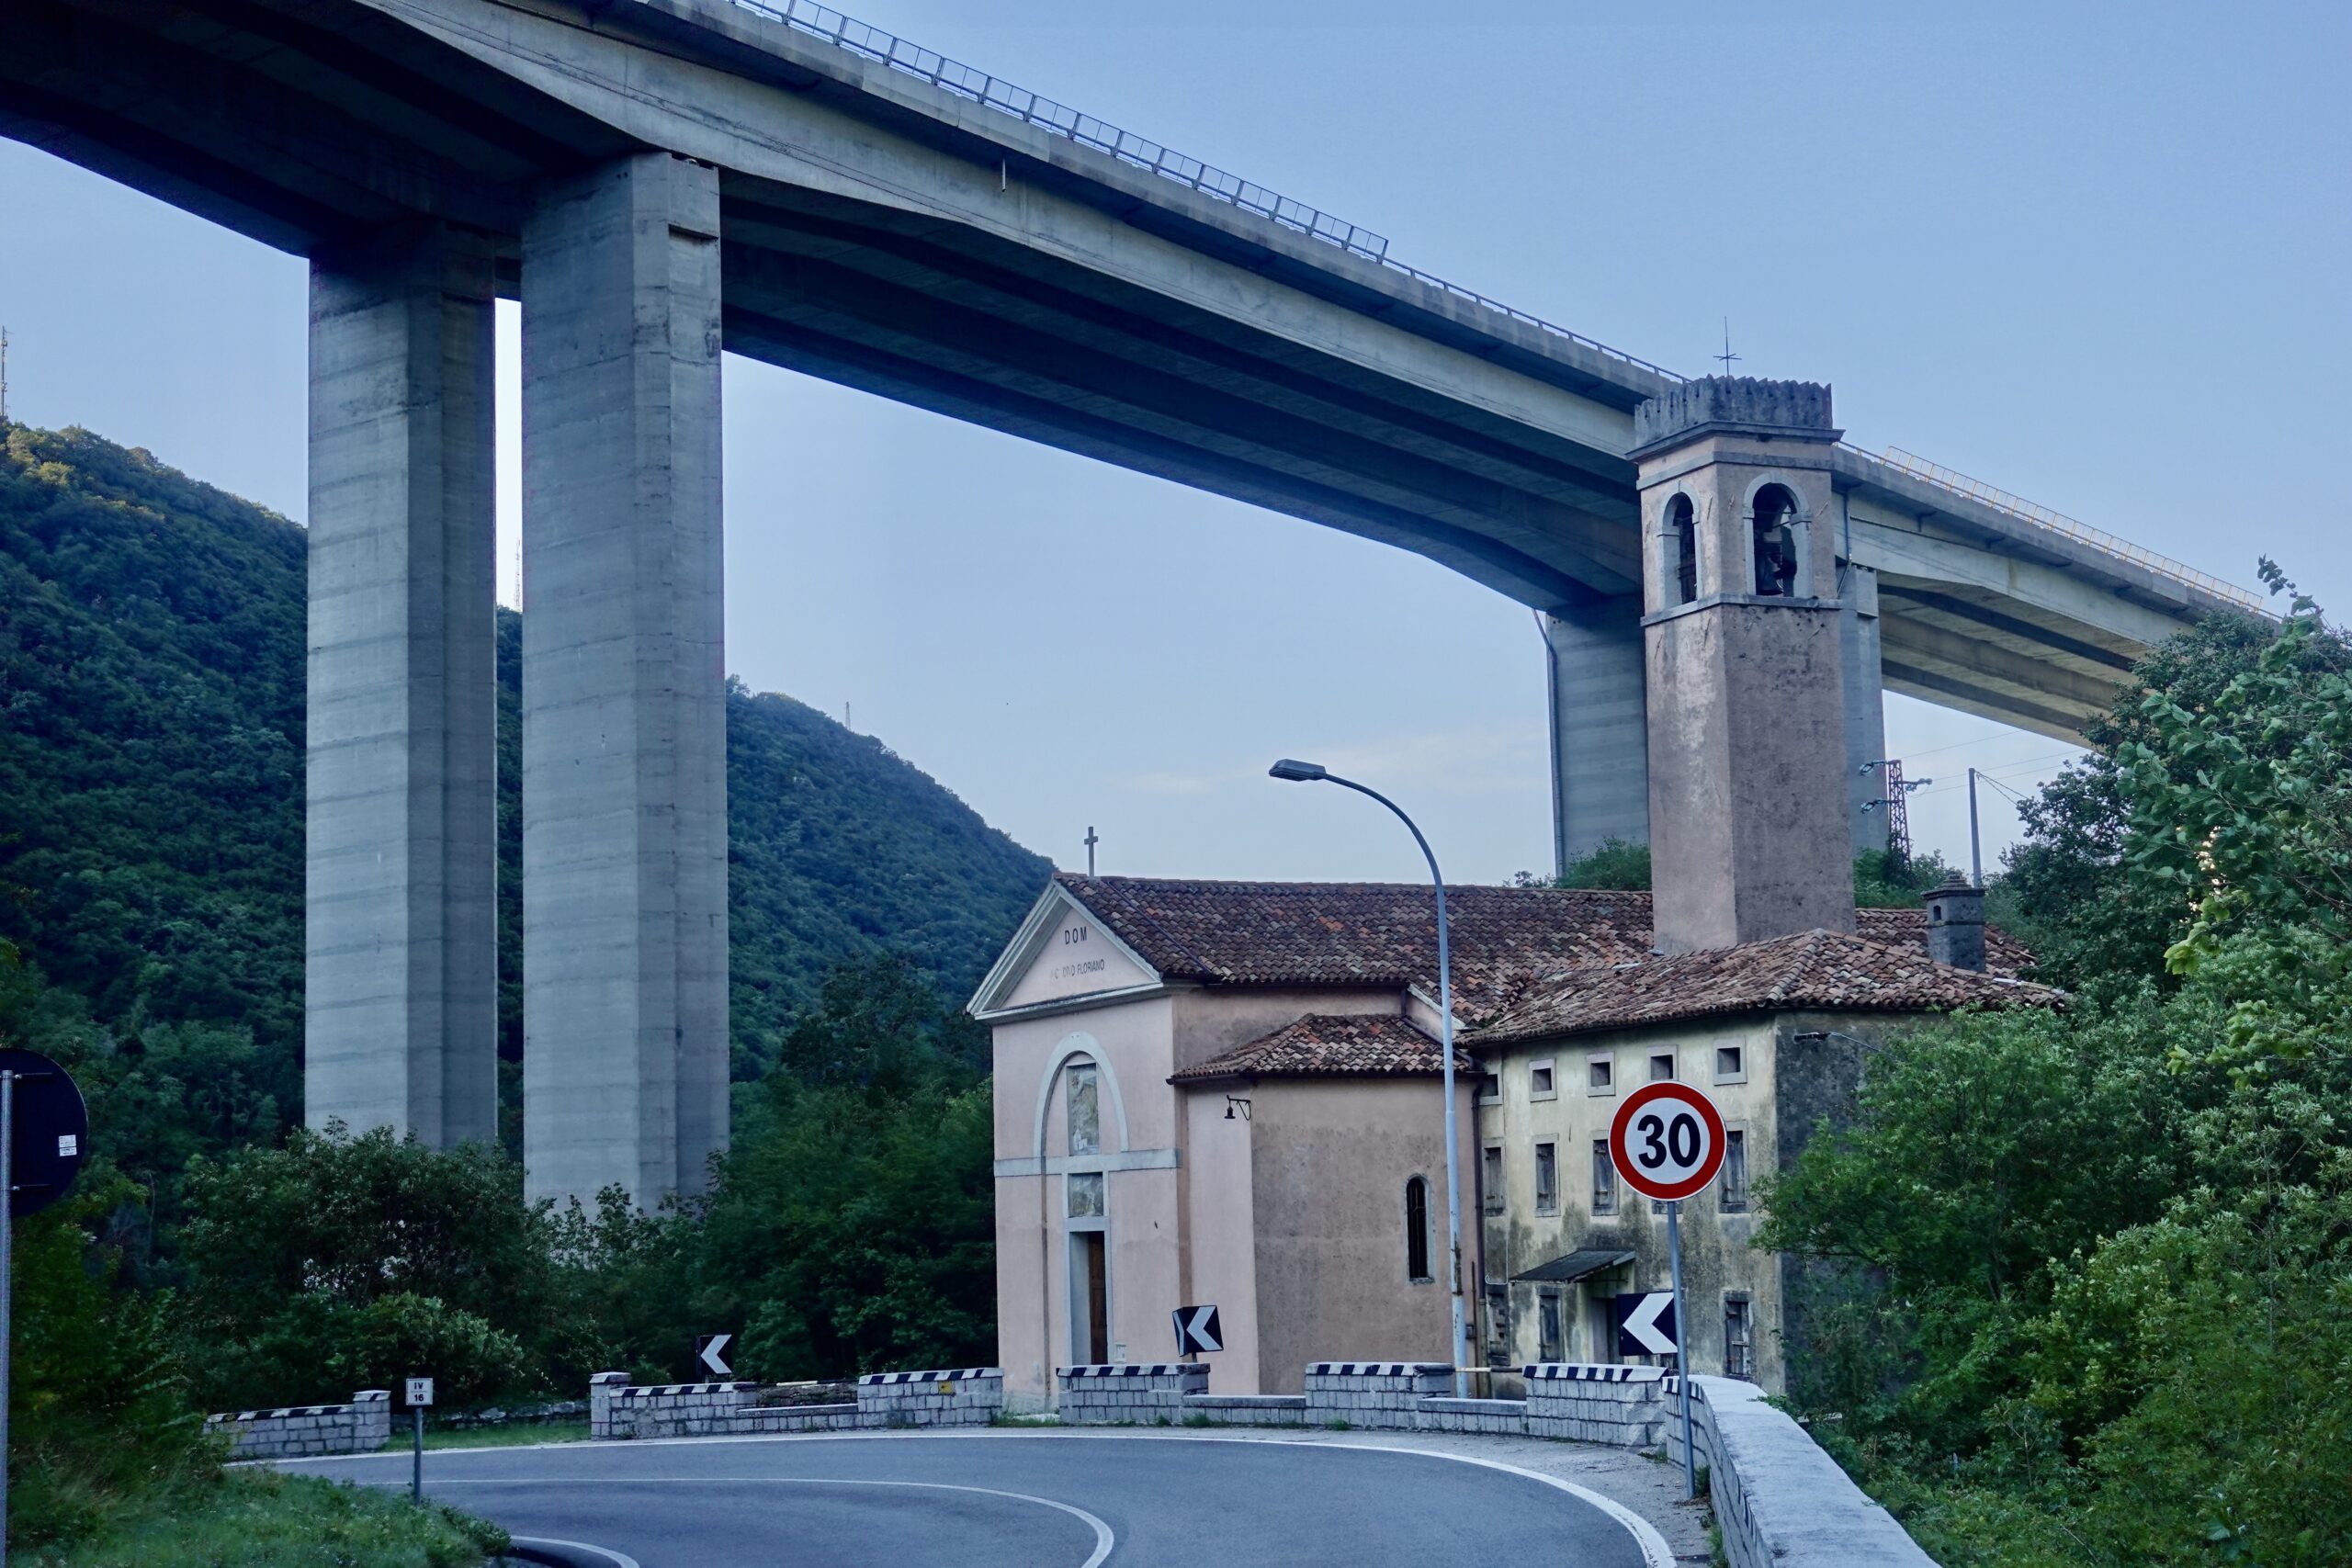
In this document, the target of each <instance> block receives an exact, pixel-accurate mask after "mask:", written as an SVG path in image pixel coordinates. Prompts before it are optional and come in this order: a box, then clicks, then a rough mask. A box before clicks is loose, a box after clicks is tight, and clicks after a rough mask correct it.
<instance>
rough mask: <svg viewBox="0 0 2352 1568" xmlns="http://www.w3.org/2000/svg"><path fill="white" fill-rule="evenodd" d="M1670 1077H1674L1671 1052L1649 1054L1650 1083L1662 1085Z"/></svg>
mask: <svg viewBox="0 0 2352 1568" xmlns="http://www.w3.org/2000/svg"><path fill="white" fill-rule="evenodd" d="M1671 1077H1674V1053H1673V1052H1671V1051H1653V1052H1651V1053H1650V1082H1652V1083H1664V1082H1666V1081H1667V1080H1668V1078H1671Z"/></svg>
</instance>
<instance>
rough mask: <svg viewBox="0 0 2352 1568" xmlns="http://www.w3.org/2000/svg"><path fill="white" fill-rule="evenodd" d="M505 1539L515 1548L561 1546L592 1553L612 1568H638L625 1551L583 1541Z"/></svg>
mask: <svg viewBox="0 0 2352 1568" xmlns="http://www.w3.org/2000/svg"><path fill="white" fill-rule="evenodd" d="M507 1539H509V1540H512V1541H514V1542H515V1545H517V1546H561V1547H568V1548H570V1549H571V1551H593V1552H594V1553H595V1554H596V1555H597V1556H599V1557H603V1558H606V1559H609V1560H610V1561H611V1562H612V1564H613V1568H639V1563H638V1561H637V1559H636V1558H634V1557H631V1556H630V1555H629V1554H628V1552H626V1551H614V1550H613V1549H612V1548H611V1547H609V1546H591V1545H589V1544H588V1543H587V1542H586V1541H584V1540H556V1539H555V1538H554V1537H553V1536H545V1535H518V1536H510V1537H508V1538H507Z"/></svg>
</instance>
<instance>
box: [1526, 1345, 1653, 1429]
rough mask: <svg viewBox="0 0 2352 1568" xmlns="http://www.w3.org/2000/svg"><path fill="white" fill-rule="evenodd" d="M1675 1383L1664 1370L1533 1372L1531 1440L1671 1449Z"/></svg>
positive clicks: (1558, 1364) (1551, 1365) (1576, 1366)
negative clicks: (1669, 1438)
mask: <svg viewBox="0 0 2352 1568" xmlns="http://www.w3.org/2000/svg"><path fill="white" fill-rule="evenodd" d="M1676 1389H1677V1385H1676V1383H1675V1380H1674V1379H1673V1377H1672V1376H1671V1375H1669V1374H1668V1372H1667V1371H1666V1370H1665V1369H1664V1368H1662V1367H1611V1366H1594V1365H1588V1364H1583V1363H1578V1362H1572V1361H1555V1362H1547V1363H1545V1364H1544V1365H1542V1366H1534V1367H1530V1368H1528V1369H1527V1435H1528V1436H1529V1437H1531V1438H1566V1439H1568V1440H1569V1441H1571V1442H1577V1443H1607V1444H1610V1445H1611V1447H1614V1448H1621V1449H1654V1448H1657V1447H1659V1446H1661V1445H1662V1444H1664V1443H1665V1441H1666V1438H1667V1431H1668V1426H1669V1425H1670V1417H1671V1416H1672V1413H1673V1412H1674V1410H1675V1409H1676V1404H1675V1402H1674V1401H1672V1400H1670V1399H1669V1398H1668V1395H1669V1394H1671V1393H1675V1392H1676Z"/></svg>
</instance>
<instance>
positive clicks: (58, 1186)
mask: <svg viewBox="0 0 2352 1568" xmlns="http://www.w3.org/2000/svg"><path fill="white" fill-rule="evenodd" d="M20 1085H21V1086H22V1087H23V1090H24V1092H23V1097H22V1099H21V1100H19V1098H18V1094H17V1089H18V1086H20ZM89 1137H90V1116H89V1112H88V1111H87V1110H86V1109H85V1107H84V1106H83V1104H82V1091H81V1090H80V1089H77V1088H75V1087H74V1079H73V1078H72V1077H71V1076H69V1075H68V1074H67V1073H66V1071H65V1069H64V1068H63V1067H61V1066H58V1065H57V1064H56V1063H55V1062H52V1061H51V1060H50V1059H49V1058H48V1057H46V1056H44V1055H40V1053H38V1052H34V1051H17V1050H0V1192H5V1193H6V1194H7V1203H6V1213H0V1560H6V1557H7V1555H8V1377H9V1373H10V1371H12V1369H11V1367H10V1366H9V1354H8V1353H9V1348H10V1346H11V1344H12V1335H13V1332H14V1330H15V1327H16V1325H15V1322H14V1320H13V1317H12V1314H13V1312H14V1309H15V1295H16V1282H17V1219H18V1218H19V1217H21V1216H23V1215H26V1214H37V1213H40V1211H41V1210H43V1209H46V1208H48V1207H49V1206H50V1205H51V1203H54V1202H56V1201H58V1200H59V1199H60V1198H62V1197H64V1196H65V1190H66V1189H67V1188H68V1187H71V1186H72V1185H73V1184H74V1175H75V1173H77V1172H78V1171H80V1170H81V1168H82V1158H83V1145H85V1144H86V1143H88V1142H89ZM19 1138H22V1139H23V1141H24V1145H25V1146H24V1148H23V1150H22V1151H19V1150H18V1149H17V1140H18V1139H19Z"/></svg>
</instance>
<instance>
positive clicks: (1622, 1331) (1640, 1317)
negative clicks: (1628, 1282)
mask: <svg viewBox="0 0 2352 1568" xmlns="http://www.w3.org/2000/svg"><path fill="white" fill-rule="evenodd" d="M1675 1326H1676V1325H1675V1322H1674V1292H1672V1291H1652V1292H1649V1293H1648V1294H1646V1295H1630V1294H1629V1295H1623V1296H1619V1297H1618V1298H1617V1353H1618V1354H1619V1355H1621V1356H1671V1355H1673V1354H1674V1349H1675V1346H1676V1344H1677V1340H1676V1338H1675Z"/></svg>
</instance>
